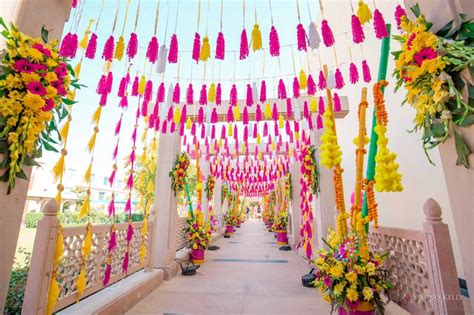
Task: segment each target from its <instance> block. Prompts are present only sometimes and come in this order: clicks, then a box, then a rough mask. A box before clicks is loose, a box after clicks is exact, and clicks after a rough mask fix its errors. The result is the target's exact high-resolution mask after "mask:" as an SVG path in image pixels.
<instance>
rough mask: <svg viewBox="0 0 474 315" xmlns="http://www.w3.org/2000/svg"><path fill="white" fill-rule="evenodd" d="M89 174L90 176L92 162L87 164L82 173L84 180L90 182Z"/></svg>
mask: <svg viewBox="0 0 474 315" xmlns="http://www.w3.org/2000/svg"><path fill="white" fill-rule="evenodd" d="M91 176H92V162H91V163H90V164H89V167H88V168H87V170H86V172H85V173H84V181H85V182H86V183H90V181H91Z"/></svg>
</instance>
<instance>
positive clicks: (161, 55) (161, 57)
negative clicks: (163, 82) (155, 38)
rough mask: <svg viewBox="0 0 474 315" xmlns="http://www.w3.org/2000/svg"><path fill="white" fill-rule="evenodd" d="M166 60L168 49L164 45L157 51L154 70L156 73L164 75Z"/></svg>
mask: <svg viewBox="0 0 474 315" xmlns="http://www.w3.org/2000/svg"><path fill="white" fill-rule="evenodd" d="M166 58H168V48H166V46H165V45H161V47H160V50H159V51H158V65H157V66H156V70H157V71H158V73H160V74H161V73H164V72H165V69H166V63H167V59H166Z"/></svg>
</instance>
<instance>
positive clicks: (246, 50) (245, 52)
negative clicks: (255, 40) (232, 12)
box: [239, 0, 249, 60]
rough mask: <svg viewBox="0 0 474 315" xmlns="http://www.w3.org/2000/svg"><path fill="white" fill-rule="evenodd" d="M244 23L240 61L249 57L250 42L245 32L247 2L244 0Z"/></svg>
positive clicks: (241, 35)
mask: <svg viewBox="0 0 474 315" xmlns="http://www.w3.org/2000/svg"><path fill="white" fill-rule="evenodd" d="M242 3H243V5H242V12H243V13H242V15H243V17H242V21H243V30H242V33H241V34H240V55H239V59H240V60H245V59H247V57H248V55H249V42H248V39H247V31H246V30H245V0H242Z"/></svg>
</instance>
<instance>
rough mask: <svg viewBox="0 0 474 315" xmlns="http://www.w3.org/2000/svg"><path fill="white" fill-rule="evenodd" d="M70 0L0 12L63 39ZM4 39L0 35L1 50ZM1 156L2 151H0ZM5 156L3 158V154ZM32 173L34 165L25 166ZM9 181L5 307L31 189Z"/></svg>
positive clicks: (1, 292) (2, 254) (1, 290)
mask: <svg viewBox="0 0 474 315" xmlns="http://www.w3.org/2000/svg"><path fill="white" fill-rule="evenodd" d="M70 11H71V1H66V0H15V1H1V3H0V15H1V16H2V17H3V19H4V20H5V23H7V24H8V23H9V22H10V21H11V22H13V23H14V24H15V25H16V26H17V27H18V28H19V30H20V31H21V32H23V33H25V34H28V35H31V36H33V37H40V35H41V34H40V33H41V27H42V26H43V25H44V26H45V27H46V29H48V30H50V33H49V39H50V40H52V39H58V40H59V39H60V38H61V35H62V32H63V28H64V23H65V22H66V21H67V20H68V19H69V13H70ZM3 45H4V41H3V38H2V39H0V50H2V49H3ZM0 156H1V155H0ZM0 160H2V158H0ZM25 173H26V175H27V176H28V177H29V176H30V174H31V168H30V167H26V168H25ZM6 191H7V185H6V184H5V183H4V182H1V183H0V204H1V205H2V210H1V211H0V248H1V250H0V270H1V272H0V310H3V309H4V306H5V299H6V295H7V290H8V284H9V282H10V271H11V268H12V265H13V259H14V257H15V249H16V245H17V241H18V235H19V233H20V225H21V219H22V216H23V210H24V207H25V201H26V195H27V192H28V181H24V180H22V179H18V180H17V182H16V187H15V189H14V190H13V192H12V193H11V194H10V195H7V194H6Z"/></svg>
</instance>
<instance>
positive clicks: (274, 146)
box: [272, 142, 276, 151]
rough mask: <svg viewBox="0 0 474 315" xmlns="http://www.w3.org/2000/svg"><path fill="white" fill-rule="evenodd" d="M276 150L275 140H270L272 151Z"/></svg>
mask: <svg viewBox="0 0 474 315" xmlns="http://www.w3.org/2000/svg"><path fill="white" fill-rule="evenodd" d="M275 150H276V144H275V142H272V151H275Z"/></svg>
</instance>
